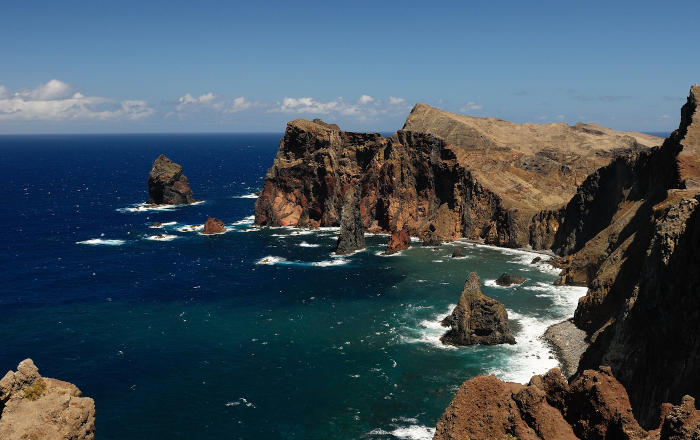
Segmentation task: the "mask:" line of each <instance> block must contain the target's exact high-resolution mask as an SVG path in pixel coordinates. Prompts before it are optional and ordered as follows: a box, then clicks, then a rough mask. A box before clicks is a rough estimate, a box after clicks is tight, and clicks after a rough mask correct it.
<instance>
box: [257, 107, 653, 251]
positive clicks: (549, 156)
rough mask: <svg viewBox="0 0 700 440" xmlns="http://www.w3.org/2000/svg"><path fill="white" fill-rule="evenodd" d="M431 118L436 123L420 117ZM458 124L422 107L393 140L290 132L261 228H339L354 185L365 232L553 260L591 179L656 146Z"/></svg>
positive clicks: (315, 124) (299, 123) (295, 126)
mask: <svg viewBox="0 0 700 440" xmlns="http://www.w3.org/2000/svg"><path fill="white" fill-rule="evenodd" d="M428 110H429V111H428ZM426 112H427V113H429V114H430V118H425V117H421V116H420V115H423V114H425V113H426ZM461 116H462V115H454V114H451V113H448V112H443V111H440V110H437V109H433V108H432V107H428V106H425V105H422V104H419V105H416V107H415V108H414V109H413V111H412V113H411V115H409V117H408V119H407V121H406V125H405V128H406V129H404V130H400V131H398V132H396V133H395V134H394V135H393V136H391V137H388V138H385V137H382V136H380V135H379V134H375V133H352V132H345V131H342V130H340V129H339V128H338V126H337V125H334V124H326V123H324V122H323V121H320V120H315V121H306V120H302V119H297V120H294V121H292V122H290V123H289V124H288V125H287V129H286V131H285V135H284V138H283V139H282V141H281V142H280V148H279V150H278V153H277V157H276V158H275V161H274V163H273V165H272V167H271V168H270V169H269V171H268V173H267V175H266V178H265V183H264V185H263V190H262V192H261V194H260V196H259V198H258V201H257V202H256V206H255V221H256V224H259V225H272V226H280V225H282V226H300V227H318V226H337V225H338V224H339V221H340V212H341V209H342V201H343V200H344V195H345V192H346V191H347V190H348V189H349V188H354V187H355V186H356V185H357V186H359V187H360V209H361V213H362V218H363V222H364V226H365V228H366V229H369V230H375V231H383V232H395V231H399V230H401V229H402V228H404V227H406V228H407V230H408V231H409V233H410V234H411V235H417V236H420V237H422V238H423V240H424V241H425V242H427V243H430V244H436V243H440V242H442V241H450V240H454V239H455V238H458V237H466V238H471V239H483V240H484V241H485V242H487V243H490V244H496V245H500V246H507V247H519V246H526V245H529V244H531V245H533V247H535V248H549V247H550V246H551V243H552V240H553V237H554V234H555V233H556V231H557V228H558V221H559V216H560V214H561V210H560V207H561V206H562V205H563V204H564V203H565V202H566V200H568V199H569V198H570V197H571V195H573V193H574V191H575V188H576V183H577V182H578V181H579V180H581V179H582V178H583V176H584V175H585V174H586V170H587V168H586V167H591V168H593V167H596V166H598V165H601V164H604V163H607V162H609V161H610V160H611V158H612V157H614V156H615V155H616V154H619V153H620V152H623V151H637V150H640V149H645V148H646V147H647V146H651V145H655V144H658V143H660V139H658V138H655V137H652V136H646V135H641V134H627V133H617V132H613V131H612V130H609V129H604V128H602V127H595V128H592V127H591V126H587V125H582V124H581V125H577V126H575V127H570V126H568V125H566V124H549V125H544V126H540V125H536V124H525V125H518V124H511V123H507V122H505V121H500V120H492V119H483V118H469V117H466V116H464V118H468V120H470V119H474V120H478V121H481V122H479V124H481V125H478V124H477V125H478V127H477V128H473V127H471V126H469V125H468V124H466V123H463V122H462V121H461V119H459V118H457V119H455V118H456V117H461ZM443 126H447V127H448V128H449V129H444V130H443ZM431 130H432V131H431ZM431 133H432V134H431ZM464 133H466V134H464ZM532 133H535V134H534V135H533V134H532ZM445 139H448V141H446V140H445ZM516 140H520V143H517V142H515V141H516ZM514 145H515V146H514ZM564 147H565V148H564ZM562 148H563V149H565V150H566V152H565V153H563V152H561V151H560V150H561V149H562ZM543 211H545V212H543Z"/></svg>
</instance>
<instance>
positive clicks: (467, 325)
mask: <svg viewBox="0 0 700 440" xmlns="http://www.w3.org/2000/svg"><path fill="white" fill-rule="evenodd" d="M442 325H443V326H444V327H450V330H449V331H448V332H447V333H445V335H444V336H442V338H440V340H441V341H442V343H443V344H447V345H474V344H484V345H495V344H504V343H507V344H515V338H514V337H513V334H512V333H511V331H510V328H509V327H508V312H506V309H505V307H503V304H501V303H500V302H498V301H496V300H495V299H492V298H489V297H488V296H486V295H484V294H483V293H481V280H480V279H479V275H477V274H476V272H472V273H470V274H469V276H468V277H467V280H466V282H465V283H464V290H462V295H461V296H460V298H459V302H458V303H457V307H455V309H454V310H453V311H452V313H451V314H450V315H449V316H447V317H446V318H445V319H443V320H442Z"/></svg>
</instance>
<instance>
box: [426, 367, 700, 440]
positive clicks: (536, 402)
mask: <svg viewBox="0 0 700 440" xmlns="http://www.w3.org/2000/svg"><path fill="white" fill-rule="evenodd" d="M658 426H659V427H658V428H657V429H654V430H652V431H645V430H644V429H642V427H641V426H640V425H639V423H637V420H635V418H634V415H633V413H632V407H631V405H630V401H629V398H628V397H627V393H626V391H625V388H624V387H623V386H622V384H620V383H619V382H618V381H617V380H616V379H615V378H614V377H613V375H612V373H611V371H610V369H609V368H608V367H600V368H599V369H598V370H585V371H582V372H581V374H580V375H578V376H577V377H575V378H573V379H571V380H570V381H569V382H567V381H566V380H565V379H564V377H563V376H562V375H561V372H560V371H559V369H557V368H554V369H552V370H550V371H549V372H547V373H546V374H544V375H542V376H539V375H537V376H533V377H532V378H531V379H530V382H529V383H528V384H527V385H521V384H517V383H513V382H502V381H501V380H499V379H498V378H496V377H495V376H479V377H475V378H473V379H470V380H468V381H466V382H464V383H463V384H462V386H461V387H460V388H459V390H458V391H457V394H455V397H454V398H453V400H452V403H450V406H449V407H448V408H447V409H446V410H445V412H444V414H443V415H442V417H441V418H440V421H439V422H438V424H437V430H436V432H435V436H434V437H433V438H434V439H436V440H458V439H459V440H464V439H465V438H467V439H471V440H487V439H488V440H490V439H511V438H517V439H519V440H566V439H572V440H573V439H586V440H594V439H600V440H603V439H610V440H613V439H615V440H671V439H694V438H698V437H693V435H698V434H700V411H698V410H696V409H695V401H694V399H692V398H691V397H689V396H686V397H684V398H683V401H682V404H681V405H678V406H671V405H670V404H665V405H664V416H663V417H662V418H661V423H660V424H659V425H658Z"/></svg>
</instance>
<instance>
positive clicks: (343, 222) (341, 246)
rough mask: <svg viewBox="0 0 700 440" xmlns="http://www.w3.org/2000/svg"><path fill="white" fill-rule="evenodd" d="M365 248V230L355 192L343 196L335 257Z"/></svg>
mask: <svg viewBox="0 0 700 440" xmlns="http://www.w3.org/2000/svg"><path fill="white" fill-rule="evenodd" d="M364 248H365V228H364V226H363V224H362V214H361V213H360V206H359V204H358V197H357V194H356V191H352V190H350V191H348V192H347V193H346V194H345V202H344V203H343V209H342V212H341V215H340V234H339V235H338V244H337V245H336V247H335V253H336V254H337V255H346V254H350V253H352V252H355V251H359V250H360V249H364Z"/></svg>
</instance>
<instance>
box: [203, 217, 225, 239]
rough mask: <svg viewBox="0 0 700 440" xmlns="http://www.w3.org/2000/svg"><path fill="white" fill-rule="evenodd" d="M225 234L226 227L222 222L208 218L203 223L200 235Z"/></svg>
mask: <svg viewBox="0 0 700 440" xmlns="http://www.w3.org/2000/svg"><path fill="white" fill-rule="evenodd" d="M225 232H226V226H225V225H224V222H222V221H221V220H219V219H218V218H214V217H209V218H208V219H207V221H206V222H205V223H204V229H202V234H207V235H208V234H223V233H225Z"/></svg>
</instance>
